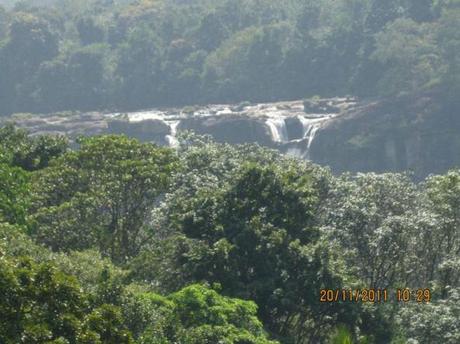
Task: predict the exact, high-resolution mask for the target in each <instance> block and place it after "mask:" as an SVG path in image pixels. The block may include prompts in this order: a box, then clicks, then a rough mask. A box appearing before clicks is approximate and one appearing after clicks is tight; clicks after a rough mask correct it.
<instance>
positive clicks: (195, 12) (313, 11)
mask: <svg viewBox="0 0 460 344" xmlns="http://www.w3.org/2000/svg"><path fill="white" fill-rule="evenodd" d="M3 3H4V5H5V6H6V7H5V8H2V7H0V75H1V78H0V114H4V115H6V114H10V113H14V112H54V111H61V110H96V109H121V110H126V109H141V108H148V107H157V106H166V105H184V104H198V103H200V104H204V103H228V102H239V101H257V102H260V101H274V100H282V99H284V100H286V99H300V98H303V97H307V96H313V95H320V96H337V95H346V94H353V95H357V96H363V97H372V96H389V95H398V94H401V93H409V94H411V93H414V92H415V93H417V92H427V91H430V92H434V94H435V97H436V99H437V100H438V101H439V102H457V101H458V97H457V96H456V95H458V94H459V93H460V90H459V84H460V82H459V78H460V77H459V75H460V72H459V70H460V69H459V68H460V67H459V66H460V62H459V54H458V52H459V41H460V38H459V35H460V8H459V6H460V5H459V2H458V1H457V0H388V1H380V0H321V1H304V0H286V1H274V0H213V1H210V0H193V1H192V0H174V1H173V0H168V1H166V0H164V1H163V0H142V1H108V0H98V1H96V0H93V1H91V0H79V1H71V0H64V1H44V0H41V1H39V0H34V1H32V0H26V1H18V2H15V5H14V6H12V3H13V1H6V2H5V1H3ZM0 4H1V2H0ZM0 6H1V5H0Z"/></svg>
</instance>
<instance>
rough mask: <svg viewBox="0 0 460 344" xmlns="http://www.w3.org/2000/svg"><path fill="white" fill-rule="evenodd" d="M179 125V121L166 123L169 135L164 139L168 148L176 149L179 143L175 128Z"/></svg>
mask: <svg viewBox="0 0 460 344" xmlns="http://www.w3.org/2000/svg"><path fill="white" fill-rule="evenodd" d="M179 123H180V121H173V122H167V124H168V125H169V128H170V130H171V132H170V134H169V135H166V137H165V138H166V142H168V146H169V147H177V146H178V145H179V141H178V140H177V138H176V134H177V126H178V125H179Z"/></svg>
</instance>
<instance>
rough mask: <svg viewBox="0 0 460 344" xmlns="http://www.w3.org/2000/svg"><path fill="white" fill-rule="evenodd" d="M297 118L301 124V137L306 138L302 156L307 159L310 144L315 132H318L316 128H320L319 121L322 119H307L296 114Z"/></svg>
mask: <svg viewBox="0 0 460 344" xmlns="http://www.w3.org/2000/svg"><path fill="white" fill-rule="evenodd" d="M298 119H299V120H300V122H301V123H302V126H303V138H304V139H307V147H306V151H305V153H304V154H303V156H304V157H305V158H307V159H309V158H310V148H311V145H312V143H313V141H314V140H315V136H316V133H317V132H318V129H319V128H320V123H321V122H322V120H323V119H309V118H305V117H302V116H298Z"/></svg>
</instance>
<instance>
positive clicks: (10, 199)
mask: <svg viewBox="0 0 460 344" xmlns="http://www.w3.org/2000/svg"><path fill="white" fill-rule="evenodd" d="M28 182H29V176H28V174H27V173H26V172H25V171H24V170H22V169H20V168H18V167H10V166H9V165H7V164H4V163H0V222H9V223H11V224H15V223H17V224H20V225H25V224H26V214H27V210H28V206H29V184H28Z"/></svg>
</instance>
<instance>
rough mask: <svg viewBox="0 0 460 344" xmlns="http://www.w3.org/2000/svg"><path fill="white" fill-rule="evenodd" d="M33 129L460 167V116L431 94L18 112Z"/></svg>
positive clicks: (337, 163)
mask: <svg viewBox="0 0 460 344" xmlns="http://www.w3.org/2000/svg"><path fill="white" fill-rule="evenodd" d="M8 120H13V121H15V122H16V123H17V124H18V125H19V126H21V127H25V128H27V129H28V130H29V131H30V133H31V134H32V135H37V134H45V133H47V134H66V135H68V136H69V137H70V138H71V140H72V139H75V138H76V137H77V136H79V135H97V134H105V133H115V134H125V135H128V136H130V137H135V138H137V139H139V140H142V141H151V142H155V143H157V144H160V145H170V146H175V145H176V144H177V139H176V135H177V133H178V132H181V131H184V130H193V131H195V132H196V133H198V134H209V135H211V136H213V137H214V139H215V140H216V141H218V142H228V143H232V144H240V143H259V144H261V145H264V146H268V147H272V148H276V149H279V150H280V151H281V152H283V153H286V154H289V155H293V156H296V157H299V158H302V159H310V160H312V161H314V162H316V163H319V164H322V165H327V166H330V167H331V169H332V170H333V171H334V172H337V173H339V172H344V171H350V172H358V171H362V172H367V171H375V172H387V171H391V172H400V171H412V172H413V174H414V176H415V177H416V178H422V177H425V176H426V175H427V174H430V173H442V172H445V171H446V170H447V169H449V168H453V167H456V166H460V135H459V133H460V115H459V114H458V109H457V108H455V107H451V108H449V107H447V106H443V105H436V104H435V103H434V102H433V101H432V97H430V96H423V97H417V98H408V97H400V98H395V99H388V100H372V101H371V100H366V101H361V102H356V101H355V100H354V99H352V98H331V99H321V100H318V99H314V100H308V101H288V102H278V103H270V104H247V103H243V104H240V105H237V106H228V105H209V106H203V107H193V108H190V109H187V111H183V109H163V110H148V111H142V112H135V113H126V114H120V113H115V114H101V113H86V114H77V113H73V114H72V113H71V114H69V113H67V114H61V115H31V114H21V115H15V116H13V117H12V118H9V119H8Z"/></svg>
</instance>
